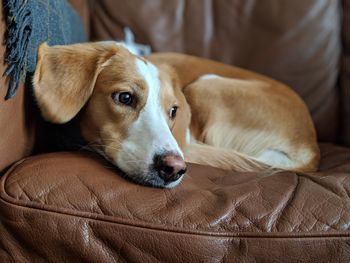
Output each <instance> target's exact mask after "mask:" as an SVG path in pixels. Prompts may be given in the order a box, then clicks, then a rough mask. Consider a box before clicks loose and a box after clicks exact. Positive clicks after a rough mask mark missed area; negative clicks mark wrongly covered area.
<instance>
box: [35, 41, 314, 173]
mask: <svg viewBox="0 0 350 263" xmlns="http://www.w3.org/2000/svg"><path fill="white" fill-rule="evenodd" d="M135 59H137V58H136V57H135V56H134V55H132V54H131V53H129V52H128V51H127V50H125V49H124V48H121V47H118V46H116V45H113V44H106V43H86V44H76V45H71V46H55V47H48V46H47V45H46V44H43V45H42V46H41V47H40V49H39V54H38V66H37V69H36V71H35V75H34V79H33V86H34V94H35V97H36V100H37V102H38V105H39V107H40V109H41V111H42V114H43V116H44V117H45V118H46V119H47V120H49V121H52V122H54V123H65V122H68V121H69V120H71V119H72V118H74V117H75V116H76V115H77V114H78V113H79V123H80V127H81V132H82V136H83V138H84V139H85V140H87V141H88V142H89V143H90V144H93V145H95V146H96V147H97V148H98V149H99V150H100V152H101V153H102V154H103V155H104V156H105V157H106V158H107V159H108V158H111V157H112V156H116V153H117V152H118V151H119V150H120V147H121V144H122V142H123V140H124V139H125V138H126V136H127V134H128V128H129V127H130V125H132V123H133V122H134V121H135V120H137V118H138V115H139V113H140V112H141V111H142V109H143V107H144V105H145V103H146V100H147V94H148V88H147V86H146V85H145V83H144V80H143V79H142V78H141V77H140V75H139V74H138V73H137V69H136V68H135ZM146 59H147V60H149V61H151V62H153V63H154V64H155V65H156V66H157V68H158V70H159V72H160V74H159V79H160V82H161V93H160V99H161V105H162V108H163V110H164V115H165V116H166V118H167V122H168V125H169V128H170V130H171V131H172V133H173V135H174V137H175V138H176V140H177V142H178V144H179V146H180V147H181V148H182V150H183V151H184V153H185V156H186V160H187V161H189V162H195V163H200V164H207V165H211V166H214V167H218V168H224V169H233V170H237V171H264V170H267V171H269V170H270V171H271V168H278V169H286V170H295V171H313V170H316V169H317V166H318V162H319V158H320V155H319V149H318V146H317V141H316V132H315V129H314V127H313V124H312V120H311V117H310V115H309V113H308V110H307V108H306V106H305V104H304V103H303V102H302V100H301V99H300V98H299V97H298V96H297V95H296V94H295V92H294V91H292V90H291V89H290V88H288V87H287V86H285V85H284V84H282V83H280V82H277V81H275V80H272V79H270V78H268V77H265V76H262V75H259V74H257V73H253V72H250V71H247V70H243V69H240V68H236V67H232V66H228V65H224V64H221V63H218V62H214V61H210V60H207V59H201V58H196V57H192V56H188V55H181V54H171V53H169V54H154V55H151V56H149V57H147V58H146ZM147 60H144V62H145V63H149V62H147ZM209 73H210V74H217V75H220V76H222V77H227V78H224V79H221V78H219V79H209V80H202V79H198V78H199V77H200V76H202V75H205V74H209ZM125 91H127V92H131V93H132V94H135V95H137V103H136V104H135V106H132V107H115V102H113V100H112V98H111V94H112V93H114V92H125ZM174 105H176V106H178V113H177V117H176V118H175V119H174V120H171V119H170V118H169V112H170V110H171V108H172V107H173V106H174ZM188 129H189V130H190V133H191V135H192V137H193V138H192V142H191V143H188V142H186V132H187V130H188ZM266 149H271V150H276V151H277V152H278V153H279V152H282V153H285V154H286V156H288V158H289V159H290V160H291V163H288V164H281V165H269V164H267V163H263V162H261V161H259V156H261V154H263V152H264V151H265V150H266Z"/></svg>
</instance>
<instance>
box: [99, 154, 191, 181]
mask: <svg viewBox="0 0 350 263" xmlns="http://www.w3.org/2000/svg"><path fill="white" fill-rule="evenodd" d="M93 151H94V152H96V153H97V154H99V155H100V156H102V157H103V158H104V159H105V160H107V161H108V162H109V163H110V164H112V165H113V167H114V168H115V169H116V170H117V171H118V172H119V174H120V175H121V176H123V177H124V178H126V179H128V180H130V181H132V182H133V183H136V184H139V185H143V186H149V187H155V188H173V187H175V186H177V185H179V184H180V183H181V181H182V179H183V177H184V175H185V174H186V166H185V167H181V168H182V169H179V168H178V169H177V170H176V173H174V171H173V168H170V167H168V166H166V165H164V162H162V161H160V160H163V158H161V157H159V156H158V157H155V158H154V160H153V164H151V165H149V166H148V169H146V171H144V172H135V173H130V172H126V171H124V170H123V169H122V168H121V167H120V166H118V164H116V162H115V161H114V160H113V159H112V158H109V157H108V156H107V155H106V154H105V153H104V151H102V150H100V149H97V148H95V147H94V148H93Z"/></svg>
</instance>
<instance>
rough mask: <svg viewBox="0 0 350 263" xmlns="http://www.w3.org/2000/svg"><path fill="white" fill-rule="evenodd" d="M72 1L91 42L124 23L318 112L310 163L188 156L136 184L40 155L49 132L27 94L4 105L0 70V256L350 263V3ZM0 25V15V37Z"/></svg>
mask: <svg viewBox="0 0 350 263" xmlns="http://www.w3.org/2000/svg"><path fill="white" fill-rule="evenodd" d="M71 2H72V4H73V6H74V7H75V8H76V9H77V10H78V12H80V14H81V16H82V18H83V19H84V22H85V25H86V28H87V31H88V32H89V33H90V37H91V39H93V40H100V39H109V38H120V37H122V32H123V31H122V29H123V27H124V26H126V25H128V26H130V27H131V29H132V30H133V31H134V33H135V34H136V40H137V41H138V42H142V43H149V44H151V45H152V47H153V49H154V50H156V51H165V50H174V51H180V52H186V53H190V54H195V55H199V56H206V57H210V58H213V59H216V60H221V61H224V62H226V63H232V64H235V65H238V66H242V67H245V68H249V69H253V70H256V71H259V72H261V73H264V74H267V75H270V76H272V77H274V78H277V79H279V80H282V81H284V82H286V83H288V84H290V85H291V86H292V87H293V88H295V89H296V91H297V92H298V93H299V94H300V95H301V96H302V97H303V98H304V99H305V101H306V103H307V105H308V106H309V108H310V111H311V113H312V116H313V118H314V120H315V123H316V127H317V131H318V135H319V139H320V141H321V143H320V148H321V152H322V161H321V165H320V171H319V172H317V173H313V174H311V173H309V174H302V173H292V172H283V173H278V174H274V175H271V176H267V177H266V176H264V175H262V174H256V173H237V172H227V171H222V170H217V169H213V168H210V167H204V166H199V165H191V164H190V165H189V171H188V175H187V176H186V178H185V179H184V181H183V183H182V184H181V185H180V186H178V187H177V188H175V189H171V190H164V189H153V188H149V187H143V186H139V185H136V184H133V183H130V182H128V181H127V180H125V179H123V178H122V177H120V176H119V175H118V173H117V172H116V171H114V170H113V169H110V166H109V164H107V163H106V162H105V161H104V160H102V159H101V158H99V157H98V156H94V155H92V154H90V153H85V152H51V153H40V151H42V149H43V147H42V146H45V145H43V144H45V138H46V139H47V138H50V137H49V134H48V131H47V130H46V129H45V127H46V126H45V124H44V123H43V122H42V120H41V119H40V116H39V113H38V111H37V110H36V109H35V107H34V106H33V104H32V103H31V99H30V89H29V88H27V89H25V87H21V88H20V91H19V93H18V94H17V95H16V96H15V97H14V98H13V99H11V100H8V101H5V100H4V99H3V98H4V96H5V93H6V88H5V87H6V85H7V80H6V79H4V78H2V79H1V89H0V100H1V101H0V127H1V128H0V156H1V158H0V170H2V172H1V175H2V176H1V186H0V187H1V188H0V262H349V261H350V197H349V196H350V149H349V148H347V147H346V146H347V145H348V146H349V145H350V118H349V115H350V106H349V105H350V77H349V76H350V64H349V61H350V60H349V59H350V58H349V51H350V50H349V45H350V1H349V0H345V1H338V0H337V1H336V0H334V1H319V0H310V1H287V0H283V1H272V0H267V1H254V0H218V1H210V0H208V1H207V0H206V1H201V0H198V1H197V0H193V1H192V0H191V1H181V0H167V1H162V0H149V1H137V0H128V1H122V0H118V1H113V0H110V1H109V0H100V1H84V0H74V1H71ZM1 15H2V13H0V16H1ZM4 30H5V26H4V23H3V19H1V26H0V38H1V39H0V40H1V43H2V42H3V41H2V38H3V36H4ZM0 53H1V54H3V53H4V47H1V51H0ZM4 68H5V66H4V65H1V70H0V71H1V72H4ZM43 142H44V143H43Z"/></svg>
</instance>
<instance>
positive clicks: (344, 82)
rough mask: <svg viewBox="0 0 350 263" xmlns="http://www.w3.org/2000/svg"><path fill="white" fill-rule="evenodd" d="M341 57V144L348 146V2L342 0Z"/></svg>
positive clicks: (349, 81) (349, 19)
mask: <svg viewBox="0 0 350 263" xmlns="http://www.w3.org/2000/svg"><path fill="white" fill-rule="evenodd" d="M342 33H343V34H342V37H343V56H342V72H341V78H340V83H341V97H342V105H341V106H342V108H341V109H342V111H341V117H342V134H341V135H342V142H343V143H344V144H345V145H347V146H350V1H349V0H343V30H342Z"/></svg>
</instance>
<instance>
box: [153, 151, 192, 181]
mask: <svg viewBox="0 0 350 263" xmlns="http://www.w3.org/2000/svg"><path fill="white" fill-rule="evenodd" d="M154 161H155V162H154V167H155V169H156V171H157V172H158V173H159V177H160V178H162V179H163V180H164V182H166V183H170V182H174V181H176V180H178V179H179V178H180V177H181V176H182V175H183V174H184V173H186V169H187V168H186V163H185V161H184V160H183V159H182V157H181V156H179V155H176V154H173V153H167V154H163V155H157V156H156V158H155V160H154Z"/></svg>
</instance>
